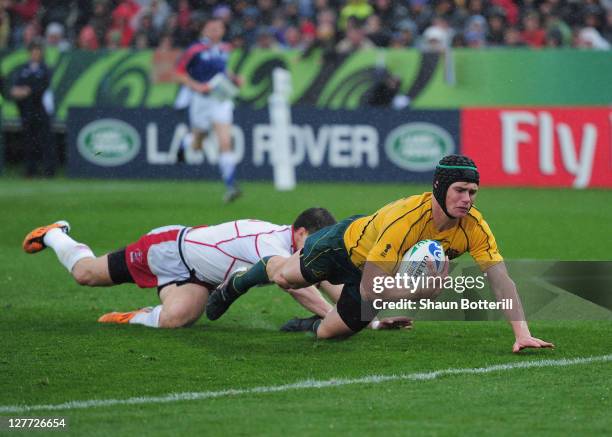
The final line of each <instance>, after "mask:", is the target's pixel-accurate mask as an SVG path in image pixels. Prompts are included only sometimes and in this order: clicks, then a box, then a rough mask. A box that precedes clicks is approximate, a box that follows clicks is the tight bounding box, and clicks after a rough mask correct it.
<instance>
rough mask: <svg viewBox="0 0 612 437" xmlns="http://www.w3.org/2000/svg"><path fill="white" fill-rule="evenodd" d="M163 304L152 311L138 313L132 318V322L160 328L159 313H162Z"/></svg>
mask: <svg viewBox="0 0 612 437" xmlns="http://www.w3.org/2000/svg"><path fill="white" fill-rule="evenodd" d="M161 310H162V306H161V305H157V306H156V307H155V308H153V309H152V310H151V311H143V312H141V313H138V314H136V315H135V316H134V317H132V318H131V319H130V323H134V324H136V325H145V326H148V327H150V328H159V315H160V314H161Z"/></svg>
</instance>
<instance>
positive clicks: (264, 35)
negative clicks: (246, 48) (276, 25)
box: [255, 26, 280, 50]
mask: <svg viewBox="0 0 612 437" xmlns="http://www.w3.org/2000/svg"><path fill="white" fill-rule="evenodd" d="M255 48H257V49H266V50H276V49H278V48H280V46H279V44H278V41H276V38H275V37H274V29H272V28H271V27H268V26H264V27H260V28H259V29H258V30H257V38H256V40H255Z"/></svg>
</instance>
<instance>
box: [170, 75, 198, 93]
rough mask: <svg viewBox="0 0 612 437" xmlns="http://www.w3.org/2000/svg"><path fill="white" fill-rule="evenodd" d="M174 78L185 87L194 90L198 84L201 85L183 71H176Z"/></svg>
mask: <svg viewBox="0 0 612 437" xmlns="http://www.w3.org/2000/svg"><path fill="white" fill-rule="evenodd" d="M176 78H177V79H178V81H179V82H180V83H181V84H183V85H185V86H186V87H188V88H190V89H192V90H194V91H197V90H198V86H199V85H201V84H200V82H198V81H196V80H193V79H192V78H191V77H189V75H188V74H185V73H177V75H176Z"/></svg>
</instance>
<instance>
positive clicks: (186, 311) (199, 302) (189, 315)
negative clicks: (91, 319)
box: [98, 282, 208, 328]
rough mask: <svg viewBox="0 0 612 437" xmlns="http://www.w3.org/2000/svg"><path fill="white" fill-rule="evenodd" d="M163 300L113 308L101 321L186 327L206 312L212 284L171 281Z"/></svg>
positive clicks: (160, 296)
mask: <svg viewBox="0 0 612 437" xmlns="http://www.w3.org/2000/svg"><path fill="white" fill-rule="evenodd" d="M159 298H160V300H161V304H160V305H157V306H155V307H147V308H140V309H138V310H134V311H128V312H116V311H115V312H111V313H107V314H104V315H103V316H101V317H100V318H99V319H98V322H100V323H118V324H124V323H129V324H133V325H144V326H148V327H149V328H182V327H186V326H190V325H192V324H194V323H195V322H196V321H197V320H198V319H199V318H200V316H201V315H202V313H203V312H204V307H205V305H206V299H207V298H208V288H206V287H205V286H203V285H200V284H195V283H190V282H189V283H177V284H169V285H166V286H165V287H163V288H162V289H161V291H160V292H159Z"/></svg>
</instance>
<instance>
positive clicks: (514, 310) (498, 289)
mask: <svg viewBox="0 0 612 437" xmlns="http://www.w3.org/2000/svg"><path fill="white" fill-rule="evenodd" d="M487 276H488V277H489V281H490V284H491V290H492V291H493V295H494V296H495V298H496V299H497V301H498V302H502V301H504V299H508V300H506V302H508V301H510V302H511V303H512V305H511V307H510V308H508V309H505V310H504V316H505V317H506V320H508V323H510V325H511V326H512V330H513V331H514V335H515V337H516V338H519V337H521V336H525V335H530V334H529V328H528V326H527V320H526V318H525V313H524V311H523V305H522V303H521V298H520V296H519V294H518V292H517V290H516V285H515V283H514V281H513V280H512V279H510V277H509V276H508V273H507V271H506V268H505V266H504V265H503V264H498V265H496V266H493V267H491V268H490V269H488V270H487Z"/></svg>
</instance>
